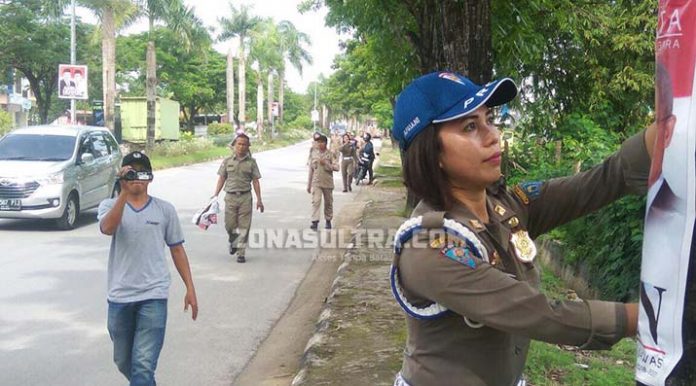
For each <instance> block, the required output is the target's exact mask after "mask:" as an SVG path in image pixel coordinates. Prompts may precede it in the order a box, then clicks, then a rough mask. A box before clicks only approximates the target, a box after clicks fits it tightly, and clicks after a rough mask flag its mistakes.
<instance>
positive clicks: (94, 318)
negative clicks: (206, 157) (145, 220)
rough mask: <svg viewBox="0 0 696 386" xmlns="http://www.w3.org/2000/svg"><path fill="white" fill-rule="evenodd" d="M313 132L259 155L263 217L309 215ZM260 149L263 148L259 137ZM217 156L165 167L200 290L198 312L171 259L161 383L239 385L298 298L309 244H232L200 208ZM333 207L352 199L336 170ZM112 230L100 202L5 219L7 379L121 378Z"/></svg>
mask: <svg viewBox="0 0 696 386" xmlns="http://www.w3.org/2000/svg"><path fill="white" fill-rule="evenodd" d="M308 149H309V142H305V143H302V144H298V145H295V146H291V147H287V148H283V149H277V150H272V151H267V152H263V153H259V154H257V155H255V157H256V159H257V161H258V163H259V167H260V169H261V173H262V174H263V178H262V180H261V184H262V193H263V199H264V204H265V205H266V212H265V213H263V214H259V213H258V212H255V213H254V219H253V224H252V225H253V227H254V228H275V229H280V228H284V229H303V228H306V227H307V226H308V225H309V219H308V217H309V213H310V196H309V194H307V193H306V191H305V187H306V176H307V175H306V168H305V162H306V159H307V152H308ZM252 150H253V148H252ZM218 165H219V161H216V162H210V163H204V164H198V165H193V166H186V167H180V168H174V169H168V170H163V171H158V172H156V173H155V180H154V182H153V183H152V185H151V187H150V193H151V194H152V195H155V196H158V197H161V198H164V199H166V200H169V201H171V202H173V203H174V205H175V206H176V207H177V209H178V211H179V215H180V219H181V222H182V224H183V226H184V232H185V235H186V243H185V247H186V250H187V252H188V254H189V259H190V261H191V266H192V270H193V274H194V280H195V284H196V288H197V292H198V300H199V304H200V312H199V315H198V320H197V321H196V322H193V321H191V320H190V314H185V313H183V312H182V309H183V285H182V283H181V280H180V279H179V277H178V274H177V273H176V270H175V269H174V267H173V264H171V263H170V270H171V273H172V288H171V290H170V298H169V299H170V300H169V323H168V326H167V337H166V340H165V345H164V349H163V352H162V355H161V357H160V364H159V368H158V384H161V385H165V386H166V385H229V384H230V382H231V380H232V379H234V377H235V376H236V375H237V374H238V373H239V372H240V371H241V369H242V368H243V366H244V365H245V364H246V363H247V361H248V360H249V359H250V358H251V356H252V355H253V352H254V350H255V348H256V347H257V346H258V345H259V343H260V342H261V341H262V340H263V339H264V337H265V336H266V335H267V334H268V332H269V330H270V328H271V327H272V326H273V324H274V322H275V321H276V320H277V319H278V318H279V316H280V315H281V314H282V312H283V311H284V310H285V308H286V307H287V305H288V303H289V301H290V299H291V298H292V296H293V294H294V291H295V289H296V287H297V285H298V284H299V283H300V281H301V280H302V278H303V277H304V275H305V273H306V271H307V269H308V267H309V265H310V262H311V258H312V254H313V251H312V250H311V249H281V250H279V249H274V250H269V249H260V250H259V249H257V250H250V251H247V259H248V262H247V263H246V264H237V263H236V262H233V261H232V259H231V258H230V256H229V255H228V254H227V252H226V249H227V246H226V241H227V240H226V234H225V232H224V227H223V226H220V225H216V226H213V227H212V228H211V229H209V230H207V231H203V230H200V229H198V228H196V227H195V226H194V225H192V224H191V221H190V219H191V217H192V215H193V213H194V212H195V211H196V210H197V209H198V207H199V206H201V205H203V203H205V202H206V200H207V198H208V197H209V196H210V194H211V192H212V191H213V189H214V185H215V180H216V178H217V177H216V171H217V167H218ZM336 186H337V190H336V191H335V192H334V197H335V211H336V213H338V210H340V208H341V207H342V205H343V204H344V203H346V202H348V200H350V199H351V195H350V194H346V193H342V192H341V189H340V187H341V183H340V174H336ZM109 241H110V239H109V238H108V237H106V236H103V235H100V233H99V231H98V228H97V224H96V214H95V211H91V212H88V213H86V214H85V215H83V216H82V217H81V220H80V226H79V228H77V229H75V230H73V231H69V232H60V231H56V230H54V229H53V228H52V227H51V225H50V224H45V223H41V222H35V221H14V220H0V245H1V246H2V247H1V249H0V272H1V273H2V274H1V276H0V277H1V279H0V385H71V386H72V385H90V386H92V385H123V384H124V378H122V377H121V375H120V374H119V373H118V371H117V370H116V367H115V365H114V364H113V362H112V360H111V341H110V340H109V337H108V334H107V332H106V262H107V256H108V247H109Z"/></svg>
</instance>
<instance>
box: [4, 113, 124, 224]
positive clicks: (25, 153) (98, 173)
mask: <svg viewBox="0 0 696 386" xmlns="http://www.w3.org/2000/svg"><path fill="white" fill-rule="evenodd" d="M122 158H123V156H122V154H121V151H120V150H119V147H118V143H117V142H116V140H115V139H114V136H113V135H112V134H111V132H110V131H109V130H107V129H105V128H103V127H91V126H33V127H26V128H22V129H16V130H13V131H11V132H9V133H8V134H7V135H5V136H4V137H2V138H0V218H19V219H53V220H55V221H56V225H57V226H58V228H60V229H72V228H74V227H75V222H76V221H77V218H78V216H79V214H80V211H83V210H86V209H89V208H94V207H96V206H97V205H99V203H100V202H101V201H102V200H104V199H105V198H108V197H111V196H113V195H114V194H115V192H116V187H117V184H116V176H117V174H118V171H119V169H120V166H121V159H122Z"/></svg>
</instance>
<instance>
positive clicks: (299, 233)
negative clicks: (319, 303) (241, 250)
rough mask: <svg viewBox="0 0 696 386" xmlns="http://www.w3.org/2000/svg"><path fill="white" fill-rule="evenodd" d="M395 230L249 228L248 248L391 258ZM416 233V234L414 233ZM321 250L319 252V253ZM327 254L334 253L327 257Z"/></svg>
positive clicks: (424, 234) (418, 241)
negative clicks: (342, 253)
mask: <svg viewBox="0 0 696 386" xmlns="http://www.w3.org/2000/svg"><path fill="white" fill-rule="evenodd" d="M396 233H397V230H396V229H381V228H361V229H320V230H318V231H315V230H311V229H271V228H265V229H253V228H252V229H250V230H249V237H248V239H247V247H248V248H252V249H269V250H298V249H305V250H313V251H314V255H315V258H316V259H318V260H327V259H329V260H332V259H335V258H341V257H343V255H339V254H335V253H334V254H330V253H326V252H328V251H330V250H334V251H339V250H345V251H347V252H348V253H347V254H346V256H348V257H349V258H350V259H351V260H353V261H355V260H358V261H360V260H362V261H391V260H392V258H393V254H394V237H395V235H396ZM414 236H415V235H414ZM441 237H445V236H444V234H443V233H442V231H441V230H429V231H420V232H418V235H417V237H413V238H409V240H408V242H407V243H406V244H407V245H408V246H409V247H411V248H428V247H429V245H430V244H431V242H432V241H433V240H435V239H437V238H441ZM318 251H322V253H318ZM327 256H333V257H331V258H327Z"/></svg>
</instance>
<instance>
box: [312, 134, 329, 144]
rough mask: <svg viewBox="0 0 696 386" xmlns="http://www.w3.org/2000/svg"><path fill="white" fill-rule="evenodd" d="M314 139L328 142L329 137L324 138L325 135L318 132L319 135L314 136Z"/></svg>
mask: <svg viewBox="0 0 696 386" xmlns="http://www.w3.org/2000/svg"><path fill="white" fill-rule="evenodd" d="M314 140H315V141H317V142H323V143H328V142H329V139H328V138H326V136H325V135H324V134H319V136H318V137H316V138H315V139H314Z"/></svg>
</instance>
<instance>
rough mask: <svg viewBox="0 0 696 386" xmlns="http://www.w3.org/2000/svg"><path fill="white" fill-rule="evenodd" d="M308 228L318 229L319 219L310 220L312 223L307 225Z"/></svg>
mask: <svg viewBox="0 0 696 386" xmlns="http://www.w3.org/2000/svg"><path fill="white" fill-rule="evenodd" d="M309 229H311V230H313V231H315V230H317V229H319V221H312V225H310V226H309Z"/></svg>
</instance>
